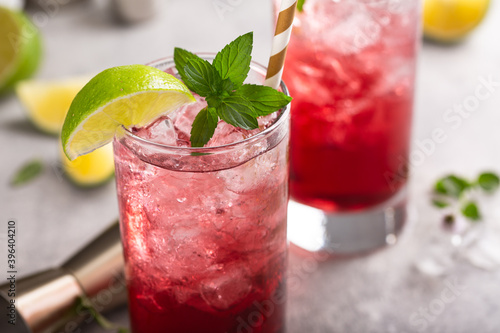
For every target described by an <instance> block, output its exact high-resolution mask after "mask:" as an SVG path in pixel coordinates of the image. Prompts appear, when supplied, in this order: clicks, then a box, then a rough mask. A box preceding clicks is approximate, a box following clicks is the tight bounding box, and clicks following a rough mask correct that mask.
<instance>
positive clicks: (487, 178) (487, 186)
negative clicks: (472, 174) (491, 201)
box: [477, 172, 500, 192]
mask: <svg viewBox="0 0 500 333" xmlns="http://www.w3.org/2000/svg"><path fill="white" fill-rule="evenodd" d="M477 184H478V185H479V186H480V187H481V188H482V189H483V190H485V191H486V192H493V191H495V190H496V189H497V188H498V186H499V185H500V178H499V177H498V176H497V175H496V174H495V173H493V172H483V173H482V174H480V175H479V178H478V179H477Z"/></svg>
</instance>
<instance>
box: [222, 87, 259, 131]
mask: <svg viewBox="0 0 500 333" xmlns="http://www.w3.org/2000/svg"><path fill="white" fill-rule="evenodd" d="M216 111H217V115H218V116H219V117H220V118H221V119H222V120H224V121H225V122H226V123H228V124H230V125H233V126H235V127H241V128H243V129H247V130H251V129H255V128H258V127H259V123H258V122H257V119H256V117H257V115H256V114H255V111H254V109H253V108H252V105H251V104H250V102H249V101H248V100H246V99H245V98H243V97H241V96H238V95H237V94H233V95H231V96H228V97H226V98H224V99H223V100H221V101H220V104H219V105H218V106H217V107H216Z"/></svg>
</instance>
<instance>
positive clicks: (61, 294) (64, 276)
mask: <svg viewBox="0 0 500 333" xmlns="http://www.w3.org/2000/svg"><path fill="white" fill-rule="evenodd" d="M9 289H11V291H10V293H11V295H9ZM81 297H86V299H89V300H90V301H91V302H92V304H93V307H94V308H95V309H96V310H97V311H99V312H104V311H107V310H111V309H113V308H115V307H116V306H118V305H120V304H124V303H125V301H126V287H125V279H124V277H123V255H122V246H121V242H120V230H119V226H118V222H116V223H113V225H112V226H111V227H110V228H108V229H107V230H106V231H104V232H103V233H102V234H101V235H100V236H99V237H97V238H96V239H95V240H93V241H92V242H91V243H90V244H88V245H87V246H86V247H85V248H83V249H82V250H81V251H80V252H78V253H77V254H76V255H74V256H73V257H72V258H70V259H69V260H68V261H66V263H64V264H63V265H62V266H61V267H59V268H53V269H49V270H46V271H43V272H40V273H37V274H34V275H31V276H28V277H25V278H22V279H19V280H16V281H15V296H13V295H12V287H11V283H10V282H8V283H6V284H4V285H1V286H0V332H1V333H63V332H74V330H75V329H76V328H77V327H78V325H79V324H80V323H81V322H83V321H86V322H90V321H92V320H93V319H94V318H93V317H92V315H91V314H90V312H89V311H88V309H87V308H85V307H84V306H82V304H81V302H80V303H79V299H81ZM12 300H13V301H14V303H13V304H14V305H15V311H14V308H13V307H12V305H11V303H12ZM14 313H15V316H16V321H15V325H12V324H10V323H9V322H8V321H9V320H10V319H11V318H12V317H11V315H12V316H13V315H14Z"/></svg>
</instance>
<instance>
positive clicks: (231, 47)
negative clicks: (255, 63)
mask: <svg viewBox="0 0 500 333" xmlns="http://www.w3.org/2000/svg"><path fill="white" fill-rule="evenodd" d="M252 47H253V32H249V33H247V34H245V35H242V36H239V37H238V38H236V39H235V40H234V41H232V42H231V43H229V44H228V45H226V46H225V47H224V48H223V49H222V50H221V51H220V52H219V53H217V55H216V56H215V59H214V61H213V66H214V67H215V69H216V70H217V72H218V73H219V74H220V76H221V78H222V79H223V80H224V79H230V80H231V82H232V83H233V84H234V85H235V86H240V85H242V84H243V81H245V79H246V77H247V75H248V71H249V70H250V61H251V60H252V56H251V54H252Z"/></svg>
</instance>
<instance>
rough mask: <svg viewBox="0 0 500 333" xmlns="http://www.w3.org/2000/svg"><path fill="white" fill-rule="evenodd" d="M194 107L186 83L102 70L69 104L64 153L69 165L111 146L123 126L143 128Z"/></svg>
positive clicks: (143, 72)
mask: <svg viewBox="0 0 500 333" xmlns="http://www.w3.org/2000/svg"><path fill="white" fill-rule="evenodd" d="M194 101H195V99H194V97H193V95H192V94H191V92H190V91H189V89H188V88H187V87H186V86H185V85H184V83H182V82H181V81H180V80H179V79H177V78H175V77H174V76H172V75H170V74H167V73H165V72H162V71H161V70H159V69H156V68H154V67H150V66H145V65H129V66H120V67H113V68H109V69H106V70H104V71H102V72H101V73H99V74H97V75H96V76H95V77H94V78H92V79H91V80H90V81H89V82H88V83H87V84H86V85H85V86H84V87H83V88H82V90H80V92H79V93H78V94H77V95H76V97H75V99H74V100H73V102H72V103H71V106H70V108H69V111H68V114H67V115H66V119H65V121H64V125H63V128H62V131H61V140H62V145H63V150H64V153H65V154H66V156H67V157H68V158H69V159H70V160H73V159H75V158H76V157H78V156H80V155H84V154H87V153H90V152H91V151H93V150H95V149H97V148H99V147H102V146H104V145H105V144H107V143H109V142H111V141H112V140H113V137H114V135H115V133H116V130H117V129H118V128H120V127H122V126H123V127H125V128H131V127H133V126H135V127H142V126H145V125H147V124H149V123H151V122H152V121H154V120H155V119H157V118H158V117H160V116H162V115H167V114H169V113H171V112H173V111H175V110H176V109H178V108H179V107H181V106H182V105H184V104H188V103H191V102H194Z"/></svg>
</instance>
